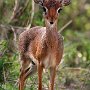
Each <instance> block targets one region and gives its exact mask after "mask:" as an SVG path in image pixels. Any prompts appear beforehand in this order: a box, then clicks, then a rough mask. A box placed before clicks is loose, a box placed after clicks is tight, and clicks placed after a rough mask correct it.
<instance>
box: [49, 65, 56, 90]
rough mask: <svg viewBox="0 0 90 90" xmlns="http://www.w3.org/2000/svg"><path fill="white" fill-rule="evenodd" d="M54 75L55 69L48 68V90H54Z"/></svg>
mask: <svg viewBox="0 0 90 90" xmlns="http://www.w3.org/2000/svg"><path fill="white" fill-rule="evenodd" d="M55 74H56V67H51V68H50V83H49V90H54V81H55Z"/></svg>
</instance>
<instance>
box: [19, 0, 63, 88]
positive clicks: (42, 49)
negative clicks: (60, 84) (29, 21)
mask: <svg viewBox="0 0 90 90" xmlns="http://www.w3.org/2000/svg"><path fill="white" fill-rule="evenodd" d="M55 2H56V1H55ZM50 3H52V4H51V5H53V1H52V0H51V1H50V2H49V1H47V2H46V3H44V4H43V5H44V6H45V7H47V9H48V12H47V13H46V14H45V15H44V19H45V25H46V27H40V26H36V27H33V28H31V29H30V30H26V31H24V32H23V33H21V34H20V36H19V51H20V61H21V73H20V78H19V90H23V89H24V82H25V80H26V79H27V78H28V76H29V75H31V74H33V73H34V72H36V71H38V90H42V72H43V68H49V69H50V83H49V90H54V79H55V73H56V67H57V66H58V65H59V63H60V61H61V59H62V55H63V38H62V36H61V35H60V34H58V30H57V21H58V13H57V9H58V8H59V7H60V5H61V4H60V3H59V2H58V1H57V2H56V4H55V5H54V6H53V7H48V5H50ZM51 21H52V22H54V24H53V25H50V24H49V23H50V22H51Z"/></svg>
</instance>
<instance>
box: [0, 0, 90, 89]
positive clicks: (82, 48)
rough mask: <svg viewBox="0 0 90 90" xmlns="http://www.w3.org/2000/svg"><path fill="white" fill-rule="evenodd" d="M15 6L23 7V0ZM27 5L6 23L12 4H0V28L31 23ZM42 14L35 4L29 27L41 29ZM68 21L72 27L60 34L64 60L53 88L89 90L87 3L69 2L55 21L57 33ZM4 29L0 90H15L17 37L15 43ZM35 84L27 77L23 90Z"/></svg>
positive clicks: (11, 1) (6, 1)
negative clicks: (56, 22)
mask: <svg viewBox="0 0 90 90" xmlns="http://www.w3.org/2000/svg"><path fill="white" fill-rule="evenodd" d="M19 2H20V5H21V6H23V4H24V2H25V0H19ZM31 2H32V1H31V0H29V3H28V4H27V5H26V8H25V9H24V11H23V13H22V14H21V15H20V16H18V17H17V18H16V19H15V20H13V21H10V20H11V19H10V18H11V16H12V13H13V10H14V6H15V0H0V25H6V26H9V25H11V26H16V27H22V28H24V27H27V26H28V25H29V24H30V21H31V14H32V11H31V10H32V3H31ZM42 12H43V11H42V8H40V7H38V5H36V4H35V12H34V17H33V20H32V24H31V27H33V26H37V25H39V26H44V25H45V24H44V19H43V16H42ZM70 20H72V23H71V24H70V25H69V26H68V27H67V28H65V29H64V30H63V31H62V32H61V34H62V35H63V36H64V56H63V59H62V63H61V64H60V66H59V70H58V74H57V77H56V84H55V87H56V88H57V89H56V90H90V1H89V0H72V1H71V4H70V5H69V6H67V7H64V8H63V10H62V11H61V13H60V17H59V20H58V30H60V29H61V28H62V27H63V26H64V25H65V24H66V23H67V22H68V21H70ZM7 29H8V28H4V29H3V30H2V28H1V27H0V90H18V89H17V88H18V87H17V85H15V83H16V82H17V79H18V76H19V68H20V64H19V52H18V50H17V43H18V35H19V34H17V35H16V36H17V41H16V42H15V41H14V39H15V36H14V34H13V32H12V31H9V32H8V31H7ZM22 31H23V30H22ZM22 31H19V32H22ZM48 76H49V73H46V74H44V79H43V82H44V86H45V87H46V86H47V85H48V83H47V80H48V78H47V77H48ZM46 79H47V80H46ZM36 80H37V75H34V76H33V77H30V78H29V79H28V81H27V85H26V86H27V88H26V90H36V88H37V82H36ZM35 84H36V85H35ZM34 85H35V86H34ZM60 88H61V89H60Z"/></svg>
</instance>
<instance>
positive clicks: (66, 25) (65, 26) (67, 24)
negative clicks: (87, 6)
mask: <svg viewBox="0 0 90 90" xmlns="http://www.w3.org/2000/svg"><path fill="white" fill-rule="evenodd" d="M71 23H72V20H70V21H69V22H68V23H66V24H65V25H64V26H63V27H62V28H61V29H60V30H59V33H61V32H62V31H63V30H64V29H65V28H67V27H68V26H69V25H70V24H71Z"/></svg>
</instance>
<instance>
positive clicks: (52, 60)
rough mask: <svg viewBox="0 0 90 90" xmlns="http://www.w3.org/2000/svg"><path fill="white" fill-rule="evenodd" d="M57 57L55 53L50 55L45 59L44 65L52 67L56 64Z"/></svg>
mask: <svg viewBox="0 0 90 90" xmlns="http://www.w3.org/2000/svg"><path fill="white" fill-rule="evenodd" d="M55 61H56V60H55V58H54V56H53V55H48V56H47V57H46V58H45V59H44V60H43V62H42V63H43V65H44V68H50V67H54V66H55V65H56V62H55Z"/></svg>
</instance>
